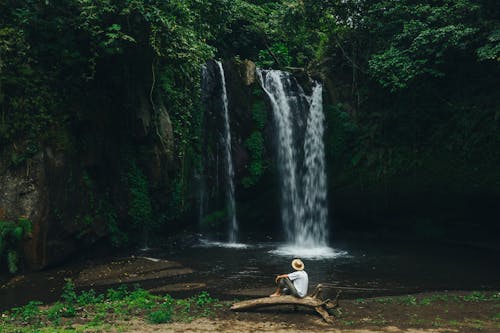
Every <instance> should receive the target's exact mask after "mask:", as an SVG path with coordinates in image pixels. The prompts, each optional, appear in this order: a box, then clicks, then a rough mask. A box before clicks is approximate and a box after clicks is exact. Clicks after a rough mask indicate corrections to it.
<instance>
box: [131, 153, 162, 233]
mask: <svg viewBox="0 0 500 333" xmlns="http://www.w3.org/2000/svg"><path fill="white" fill-rule="evenodd" d="M126 182H127V185H128V190H129V195H130V202H129V208H128V215H129V217H130V219H131V221H132V223H133V224H134V225H135V226H136V227H138V226H143V227H146V228H151V227H152V226H153V224H154V223H155V218H154V216H153V207H152V204H151V195H150V194H149V185H148V180H147V178H146V176H145V175H144V173H143V172H142V171H141V170H140V169H139V167H138V166H137V165H136V163H135V162H132V161H131V162H130V163H129V168H128V172H127V174H126Z"/></svg>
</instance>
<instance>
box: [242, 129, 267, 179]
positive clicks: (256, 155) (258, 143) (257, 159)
mask: <svg viewBox="0 0 500 333" xmlns="http://www.w3.org/2000/svg"><path fill="white" fill-rule="evenodd" d="M244 144H245V147H247V148H248V151H249V152H250V165H249V166H248V173H249V176H247V177H244V178H243V180H242V183H243V186H245V187H246V188H248V187H251V186H253V185H255V184H256V183H257V182H258V181H259V179H260V177H261V176H262V174H263V173H264V169H265V165H264V161H263V153H264V138H263V137H262V134H261V132H260V131H255V132H253V133H252V134H250V136H249V137H248V138H247V139H246V140H245V143H244Z"/></svg>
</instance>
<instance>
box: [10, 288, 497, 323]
mask: <svg viewBox="0 0 500 333" xmlns="http://www.w3.org/2000/svg"><path fill="white" fill-rule="evenodd" d="M233 302H234V301H219V300H217V299H214V298H212V297H211V296H210V295H209V294H208V293H206V292H201V293H199V294H197V295H194V296H192V297H190V298H185V299H173V298H171V297H170V296H169V295H166V294H161V295H153V294H151V293H150V292H148V291H146V290H143V289H135V290H129V289H128V288H126V287H120V288H117V289H108V290H107V292H106V293H103V294H97V293H94V292H92V291H90V292H89V291H87V292H81V293H76V292H75V290H74V285H72V283H71V282H69V283H67V284H66V286H65V288H64V291H63V293H62V295H61V299H60V301H58V302H56V303H53V304H50V305H43V304H41V303H39V302H31V303H29V304H28V305H26V306H24V307H20V308H14V309H10V310H8V311H5V312H4V313H2V315H1V318H0V331H2V332H5V333H11V332H12V333H14V332H16V333H25V332H26V333H27V332H51V333H52V332H130V333H136V332H137V333H138V332H146V333H147V332H158V333H167V332H227V333H229V332H303V331H308V332H347V333H376V332H392V333H399V332H401V333H402V332H407V333H431V332H486V333H494V332H498V331H499V330H500V292H478V291H475V292H459V291H455V292H433V293H419V294H414V295H404V296H394V297H391V296H387V297H375V298H366V299H365V298H358V299H353V300H343V301H341V303H340V308H339V309H338V310H335V312H334V314H335V317H336V321H335V323H334V324H333V325H330V324H327V323H325V322H324V321H323V320H322V318H321V317H319V316H318V315H317V314H315V313H314V312H313V311H311V310H308V309H303V308H299V309H297V310H294V309H293V307H291V306H280V307H273V308H268V309H264V310H261V311H258V312H233V311H231V310H230V306H231V304H232V303H233Z"/></svg>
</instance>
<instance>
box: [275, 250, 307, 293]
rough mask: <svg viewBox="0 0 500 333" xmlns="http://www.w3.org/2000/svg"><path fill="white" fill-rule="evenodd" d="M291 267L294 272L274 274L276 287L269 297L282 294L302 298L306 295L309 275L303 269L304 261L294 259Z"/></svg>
mask: <svg viewBox="0 0 500 333" xmlns="http://www.w3.org/2000/svg"><path fill="white" fill-rule="evenodd" d="M292 267H293V269H295V272H293V273H289V274H282V275H278V276H276V279H275V281H276V284H277V285H278V288H277V289H276V292H274V294H272V295H270V296H271V297H276V296H281V295H283V294H284V295H293V296H295V297H300V298H303V297H305V296H306V295H307V288H308V287H309V277H308V276H307V273H306V272H305V271H304V263H303V262H302V260H300V259H294V260H293V261H292Z"/></svg>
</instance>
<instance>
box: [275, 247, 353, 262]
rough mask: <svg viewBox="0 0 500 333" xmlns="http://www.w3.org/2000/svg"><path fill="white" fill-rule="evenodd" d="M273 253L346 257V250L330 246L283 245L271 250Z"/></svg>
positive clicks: (302, 257) (313, 257)
mask: <svg viewBox="0 0 500 333" xmlns="http://www.w3.org/2000/svg"><path fill="white" fill-rule="evenodd" d="M269 253H271V254H275V255H279V256H284V257H290V258H301V259H310V260H314V259H333V258H339V257H346V256H347V255H348V254H347V252H346V251H340V250H335V249H333V248H331V247H329V246H315V247H303V246H297V245H283V246H280V247H278V248H277V249H275V250H271V251H269Z"/></svg>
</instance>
